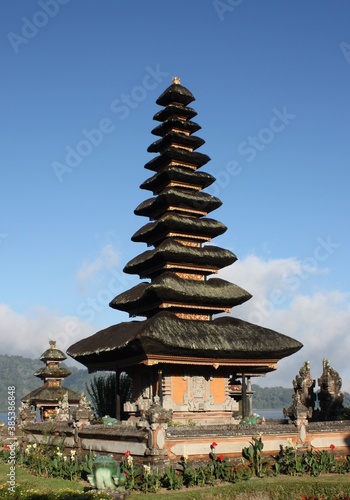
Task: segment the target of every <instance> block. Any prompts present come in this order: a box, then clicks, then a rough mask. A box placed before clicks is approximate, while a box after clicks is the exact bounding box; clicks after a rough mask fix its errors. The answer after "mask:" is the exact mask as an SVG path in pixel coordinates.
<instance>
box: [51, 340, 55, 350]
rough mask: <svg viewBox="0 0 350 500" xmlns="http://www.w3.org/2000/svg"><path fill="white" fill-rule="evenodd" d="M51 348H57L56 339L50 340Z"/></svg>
mask: <svg viewBox="0 0 350 500" xmlns="http://www.w3.org/2000/svg"><path fill="white" fill-rule="evenodd" d="M50 349H56V340H50Z"/></svg>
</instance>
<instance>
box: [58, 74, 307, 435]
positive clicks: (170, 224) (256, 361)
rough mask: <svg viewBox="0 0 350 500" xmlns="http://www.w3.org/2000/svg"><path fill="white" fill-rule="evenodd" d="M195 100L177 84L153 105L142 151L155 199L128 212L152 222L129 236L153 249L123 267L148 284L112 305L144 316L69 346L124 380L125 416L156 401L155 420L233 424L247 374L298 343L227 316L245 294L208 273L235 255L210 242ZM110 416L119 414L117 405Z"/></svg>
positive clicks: (138, 415)
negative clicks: (127, 385) (128, 392)
mask: <svg viewBox="0 0 350 500" xmlns="http://www.w3.org/2000/svg"><path fill="white" fill-rule="evenodd" d="M194 100H195V98H194V96H193V95H192V93H191V92H190V91H189V90H188V89H186V88H185V87H183V86H182V85H181V84H180V80H179V79H178V78H174V79H173V83H172V85H170V87H168V88H167V89H166V90H165V91H164V92H163V94H162V95H161V96H160V97H159V98H158V99H157V101H156V102H157V104H158V105H159V106H161V107H162V109H161V110H160V111H158V112H157V113H156V114H155V115H154V119H155V120H156V121H157V122H159V125H158V126H156V127H155V128H154V129H153V130H152V133H153V134H154V135H155V136H157V137H159V139H157V140H156V141H155V142H153V143H152V144H151V146H150V147H149V148H148V151H149V152H150V153H156V156H155V157H154V158H153V159H151V160H150V161H149V162H148V163H147V164H146V165H145V168H146V169H147V170H148V171H151V172H153V174H152V176H151V177H150V178H148V179H147V180H146V181H144V182H143V183H142V184H141V189H144V190H146V191H151V193H152V197H151V198H148V199H147V200H146V201H144V202H143V203H141V204H140V205H139V206H138V207H137V208H136V210H135V214H136V215H138V216H143V217H147V218H148V219H149V222H147V223H146V224H145V225H144V226H142V227H141V229H139V230H138V231H137V232H136V233H135V234H134V235H133V237H132V241H134V242H141V243H146V244H147V246H148V247H153V248H152V249H149V250H147V251H145V252H143V253H141V254H140V255H139V256H137V257H135V258H133V259H132V260H131V261H130V262H129V263H128V264H126V266H125V268H124V272H126V273H129V274H137V275H139V277H140V278H141V279H142V280H145V281H142V282H141V283H140V284H138V285H136V286H135V287H133V288H131V289H130V290H128V291H125V292H123V293H121V294H120V295H118V296H117V297H115V298H114V299H113V300H112V301H111V303H110V306H111V307H112V308H114V309H118V310H120V311H125V312H126V313H128V314H129V316H130V317H132V318H134V317H137V316H139V317H143V318H144V319H142V320H133V321H128V322H123V323H120V324H117V325H113V326H110V327H108V328H106V329H104V330H102V331H100V332H98V333H96V334H95V335H93V336H91V337H89V338H86V339H83V340H80V341H79V342H77V343H75V344H74V345H72V346H70V348H69V349H68V350H67V353H68V354H69V355H70V356H72V357H73V358H74V359H76V360H77V361H79V362H81V363H82V364H83V365H85V366H86V367H87V368H88V369H89V370H90V371H99V370H105V371H111V370H113V371H115V372H116V373H117V380H118V378H119V374H120V373H121V372H122V371H124V372H126V373H127V374H128V375H129V376H130V377H131V379H132V386H133V391H134V392H133V398H132V400H130V401H128V402H127V403H126V404H125V405H124V411H125V412H126V413H127V414H128V417H129V420H140V419H142V415H145V414H146V413H147V410H149V408H150V407H151V406H153V405H155V407H156V408H155V410H156V413H157V414H158V410H159V407H161V408H163V409H164V410H165V411H168V412H169V415H171V416H170V417H169V418H171V420H173V421H174V422H188V421H192V422H195V423H197V424H203V425H205V424H210V423H215V424H224V423H225V424H226V423H236V422H237V420H235V418H234V417H235V416H238V415H241V416H245V413H247V412H248V413H249V407H250V406H251V404H250V402H249V401H248V403H247V396H249V395H250V393H251V391H250V389H249V380H250V378H251V377H258V376H263V375H265V374H266V373H268V372H271V371H273V370H275V369H276V368H277V362H278V361H279V360H280V359H282V358H284V357H286V356H290V355H291V354H293V353H295V352H296V351H298V350H299V349H300V348H301V347H302V345H301V344H300V343H299V342H298V341H296V340H294V339H292V338H290V337H287V336H285V335H282V334H280V333H277V332H275V331H273V330H270V329H267V328H263V327H262V326H258V325H254V324H251V323H248V322H246V321H243V320H240V319H237V318H235V317H233V316H232V315H230V313H231V311H232V308H233V307H235V306H238V305H240V304H242V303H243V302H245V301H247V300H249V299H250V298H251V295H250V293H248V292H247V291H245V290H244V289H242V288H240V287H239V286H237V285H235V284H233V283H230V282H228V281H225V280H224V279H222V278H219V277H213V275H215V274H217V273H218V271H220V269H222V268H223V267H226V266H229V265H231V264H233V263H234V262H235V261H236V259H237V257H236V256H235V255H234V254H233V253H232V252H231V251H229V250H225V249H223V248H220V247H218V246H214V245H212V244H211V240H212V239H213V238H215V237H217V236H219V235H221V234H223V233H224V232H225V231H226V229H227V228H226V226H224V224H222V223H221V222H218V221H217V220H215V219H212V218H209V217H207V216H208V214H210V213H211V212H212V211H214V210H216V209H217V208H219V207H220V205H221V204H222V203H221V201H220V200H219V199H218V198H216V197H215V196H212V195H210V194H207V193H205V192H204V189H205V188H207V187H208V186H210V185H211V184H213V182H214V181H215V178H214V177H213V176H212V175H210V174H209V173H206V172H204V171H202V170H201V168H202V167H203V166H204V165H205V164H206V163H208V161H209V160H210V158H209V156H207V155H206V154H203V153H200V152H198V151H197V149H198V148H200V147H201V146H202V145H203V144H204V141H203V140H202V139H201V138H199V137H197V136H196V135H194V134H195V133H196V132H197V131H198V130H199V129H200V128H201V127H200V126H199V125H198V124H197V123H196V122H194V121H192V118H194V117H195V116H196V114H197V113H196V111H195V110H194V109H193V108H191V107H189V104H190V103H191V102H192V101H194ZM116 179H117V174H116ZM116 182H117V180H116ZM240 208H241V207H237V210H239V209H240ZM215 315H220V316H219V317H215ZM238 379H239V380H240V387H241V393H240V394H237V391H236V390H235V389H237V387H239V384H237V383H236V382H237V380H238ZM232 387H233V388H234V390H232ZM155 397H156V400H155V401H154V399H155ZM236 397H237V398H236ZM238 399H241V403H240V404H239V401H238ZM117 401H118V398H117ZM145 412H146V413H145ZM116 414H117V418H120V408H119V407H118V408H117V412H116ZM152 418H154V416H152Z"/></svg>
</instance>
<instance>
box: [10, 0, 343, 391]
mask: <svg viewBox="0 0 350 500" xmlns="http://www.w3.org/2000/svg"><path fill="white" fill-rule="evenodd" d="M0 35H1V44H0V53H1V61H2V79H1V80H2V81H1V86H2V92H1V95H0V99H1V109H2V112H1V116H0V120H1V135H2V147H1V150H0V155H1V156H0V160H1V182H0V189H1V197H0V203H1V211H0V213H1V215H0V273H1V295H0V340H1V352H2V353H7V354H21V355H25V356H29V357H37V356H38V355H39V354H40V353H41V352H43V350H45V348H46V347H47V342H48V340H49V339H50V338H56V339H57V341H58V343H59V345H60V347H61V348H62V349H66V348H67V347H68V346H69V345H71V344H72V343H73V342H75V341H76V340H78V339H80V338H82V337H85V336H87V335H89V334H91V333H94V332H95V331H97V330H99V329H101V328H104V327H107V326H109V325H111V324H113V323H117V322H120V321H125V320H128V317H127V315H126V314H124V313H121V312H117V311H114V310H112V309H110V308H109V307H108V302H109V300H111V298H113V297H114V296H115V295H116V294H117V293H119V292H121V291H123V290H126V289H128V288H130V287H131V286H133V285H134V284H136V283H138V282H139V280H138V278H137V277H130V276H127V275H123V273H122V269H123V267H124V265H125V264H126V263H127V262H128V261H129V260H130V259H131V258H133V257H134V256H136V255H137V254H139V253H141V252H142V251H144V250H145V247H144V245H142V244H137V243H132V242H131V240H130V238H131V236H132V235H133V233H134V232H135V231H136V230H137V229H139V228H140V227H141V226H142V225H144V224H145V223H146V219H144V218H142V217H137V216H135V215H134V214H133V210H134V209H135V208H136V206H137V205H138V204H139V203H140V202H141V201H143V200H144V199H146V198H148V197H149V195H150V193H148V192H147V191H143V190H140V189H139V185H140V184H141V183H142V182H143V181H144V180H145V179H147V178H148V177H150V173H149V171H148V170H145V169H144V168H143V166H144V164H145V163H146V162H147V161H149V160H150V159H151V158H152V156H151V155H150V154H149V153H147V151H146V149H147V147H148V146H149V145H150V144H151V143H152V142H153V141H154V140H155V137H154V136H152V135H151V133H150V132H151V130H152V128H153V127H154V126H155V125H156V123H155V122H154V121H153V120H152V118H153V115H154V113H155V112H157V111H158V110H159V109H160V108H159V107H158V106H157V105H156V104H155V101H156V99H157V97H158V96H159V95H160V94H161V93H162V92H163V90H164V89H165V88H166V87H167V86H168V85H170V83H171V78H172V77H173V76H175V75H176V76H179V77H180V78H181V83H182V84H183V85H184V86H186V87H187V88H189V90H191V91H192V93H193V94H194V95H195V97H196V101H195V102H194V103H193V107H194V108H195V109H196V111H197V112H198V116H197V117H196V121H197V122H198V123H199V124H200V125H201V126H202V130H201V131H200V132H199V133H198V135H199V136H200V137H202V138H203V139H204V140H205V141H206V144H205V145H204V146H203V147H202V148H201V151H202V152H203V153H206V154H208V155H209V156H210V157H211V158H212V160H211V162H210V163H209V164H207V165H206V166H205V168H204V170H205V171H208V172H210V173H211V174H213V175H214V176H215V177H216V178H217V183H216V184H215V185H213V186H211V187H210V188H209V189H208V191H209V192H211V193H212V194H215V195H216V196H218V197H219V198H220V199H221V200H222V201H223V205H222V207H221V208H220V209H218V210H217V211H215V212H214V213H213V214H212V216H213V217H214V218H216V219H218V220H220V221H222V222H224V223H225V224H226V225H227V226H228V231H227V232H226V233H225V234H224V235H223V236H221V237H220V238H217V239H216V240H215V241H214V244H217V245H219V246H222V247H224V248H230V249H231V250H232V251H234V252H235V253H236V255H237V256H238V258H239V261H238V262H237V263H235V264H234V265H232V266H230V267H229V268H226V269H225V270H223V271H222V276H223V277H225V278H227V279H230V281H233V282H235V283H237V284H239V285H241V286H243V287H244V288H246V289H247V290H248V291H249V292H251V293H252V294H253V299H251V300H250V301H249V302H248V303H247V304H245V305H244V306H241V307H238V308H235V309H234V311H233V314H234V315H236V316H239V317H242V318H245V319H247V320H249V321H252V322H256V323H259V324H262V325H264V326H267V327H271V328H274V329H276V330H278V331H280V332H281V333H285V334H287V335H290V336H292V337H294V338H297V339H298V340H300V341H301V342H302V343H303V344H304V348H303V349H302V350H301V351H300V353H298V354H296V355H294V356H293V357H291V358H288V359H287V360H284V361H282V362H281V363H280V364H279V369H278V371H277V372H276V373H275V374H271V375H268V377H266V380H264V381H259V383H262V384H268V385H279V384H281V385H284V386H290V384H291V381H292V379H293V377H294V376H295V374H296V373H297V372H298V370H299V368H300V366H301V365H302V364H303V362H304V361H305V360H307V359H309V360H310V361H311V372H312V374H313V376H314V377H315V378H317V377H319V376H320V374H321V371H322V359H323V358H324V357H327V358H328V359H329V361H330V363H331V365H332V366H333V367H334V368H335V369H337V370H338V371H339V372H340V374H341V375H342V377H343V383H344V387H345V389H346V390H350V368H348V352H349V349H350V336H349V324H350V297H349V291H350V271H349V262H348V255H349V247H350V236H349V215H348V214H349V184H350V173H349V157H350V141H349V131H350V126H349V116H350V100H349V88H350V4H349V3H348V2H347V1H345V0H344V1H338V2H331V1H324V0H317V1H316V0H310V1H308V2H302V1H294V2H291V1H286V0H270V1H269V2H261V1H259V0H241V1H240V0H210V1H206V0H192V1H191V2H189V1H188V0H178V1H177V2H167V1H162V2H161V1H160V0H158V1H156V0H149V1H148V2H144V1H142V0H138V1H135V0H128V1H117V0H99V1H98V2H93V1H91V0H89V1H82V0H80V1H79V0H39V1H32V0H25V1H24V0H18V1H10V0H7V1H5V2H3V4H2V15H1V17H0Z"/></svg>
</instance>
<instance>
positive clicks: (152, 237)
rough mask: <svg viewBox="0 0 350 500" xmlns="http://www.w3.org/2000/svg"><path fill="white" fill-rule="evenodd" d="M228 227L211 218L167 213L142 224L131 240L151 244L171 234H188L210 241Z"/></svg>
mask: <svg viewBox="0 0 350 500" xmlns="http://www.w3.org/2000/svg"><path fill="white" fill-rule="evenodd" d="M226 230H227V227H226V226H225V224H223V223H222V222H219V221H217V220H215V219H210V218H207V217H206V218H199V217H194V216H190V215H188V216H186V217H184V216H182V215H179V214H176V213H166V214H164V215H162V216H161V217H160V218H159V219H158V220H157V221H155V222H149V223H147V224H145V225H144V226H142V227H141V228H140V229H139V230H138V231H136V233H135V234H134V235H133V236H132V238H131V240H132V241H135V242H143V243H147V244H151V243H153V242H156V241H159V240H162V239H164V238H167V237H168V236H169V235H170V234H173V233H179V234H188V235H189V236H191V235H193V237H194V238H199V239H200V238H202V239H203V241H210V240H211V239H212V238H215V237H216V236H219V235H221V234H223V233H224V232H225V231H226Z"/></svg>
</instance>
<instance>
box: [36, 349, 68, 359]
mask: <svg viewBox="0 0 350 500" xmlns="http://www.w3.org/2000/svg"><path fill="white" fill-rule="evenodd" d="M40 359H41V361H44V362H45V361H48V360H51V361H64V360H65V359H67V356H66V355H65V354H64V353H63V352H62V351H60V350H59V349H56V348H50V349H47V350H46V351H45V352H44V353H43V354H42V355H41V356H40Z"/></svg>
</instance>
